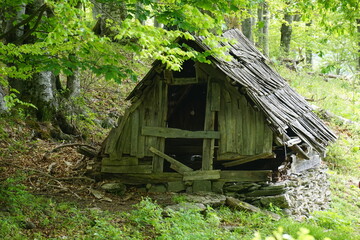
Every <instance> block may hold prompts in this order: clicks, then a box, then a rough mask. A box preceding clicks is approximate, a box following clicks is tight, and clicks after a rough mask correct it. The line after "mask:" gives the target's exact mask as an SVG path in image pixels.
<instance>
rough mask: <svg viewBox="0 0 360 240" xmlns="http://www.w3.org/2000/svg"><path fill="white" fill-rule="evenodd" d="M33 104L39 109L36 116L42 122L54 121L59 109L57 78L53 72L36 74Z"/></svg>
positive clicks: (33, 81)
mask: <svg viewBox="0 0 360 240" xmlns="http://www.w3.org/2000/svg"><path fill="white" fill-rule="evenodd" d="M31 85H32V89H31V100H32V101H31V102H32V103H33V104H34V105H35V106H36V107H37V108H38V110H37V112H36V116H37V118H38V119H39V120H41V121H50V120H53V116H54V114H55V113H56V111H57V108H58V101H57V99H56V94H55V93H56V78H55V75H54V74H53V73H52V72H51V71H44V72H40V73H38V74H36V75H35V76H34V77H33V79H32V84H31Z"/></svg>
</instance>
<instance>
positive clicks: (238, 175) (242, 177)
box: [220, 170, 272, 182]
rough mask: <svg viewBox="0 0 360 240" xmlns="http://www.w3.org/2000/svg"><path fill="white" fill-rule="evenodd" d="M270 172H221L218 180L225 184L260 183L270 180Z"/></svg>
mask: <svg viewBox="0 0 360 240" xmlns="http://www.w3.org/2000/svg"><path fill="white" fill-rule="evenodd" d="M271 173H272V171H271V170H255V171H221V172H220V180H222V181H225V182H262V181H268V180H270V178H271Z"/></svg>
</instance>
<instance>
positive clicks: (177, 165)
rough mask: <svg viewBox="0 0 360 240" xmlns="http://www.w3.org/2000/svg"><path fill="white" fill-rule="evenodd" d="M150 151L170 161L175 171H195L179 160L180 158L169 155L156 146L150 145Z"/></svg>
mask: <svg viewBox="0 0 360 240" xmlns="http://www.w3.org/2000/svg"><path fill="white" fill-rule="evenodd" d="M150 151H151V152H152V153H154V154H156V155H157V156H159V157H161V158H163V159H165V160H166V161H168V162H169V163H170V164H171V165H170V168H172V169H174V170H175V171H177V172H179V173H184V172H190V171H193V169H191V168H189V167H188V166H186V165H184V164H182V163H181V162H179V161H178V160H176V159H174V158H172V157H170V156H169V155H166V154H165V153H163V152H161V151H159V150H157V149H156V148H153V147H150Z"/></svg>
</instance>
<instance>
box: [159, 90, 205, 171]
mask: <svg viewBox="0 0 360 240" xmlns="http://www.w3.org/2000/svg"><path fill="white" fill-rule="evenodd" d="M206 94H207V86H206V84H193V85H170V86H169V88H168V117H167V119H168V127H169V128H178V129H182V130H188V131H203V130H204V121H205V107H206ZM202 146H203V139H188V138H168V139H166V141H165V153H166V154H168V155H170V156H172V157H174V158H175V159H176V160H178V161H180V162H182V163H184V164H185V165H187V166H189V167H190V168H193V169H194V170H199V169H200V168H201V160H202V158H201V155H202ZM164 171H172V170H171V169H170V166H169V165H167V164H165V165H164Z"/></svg>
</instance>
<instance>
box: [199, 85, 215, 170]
mask: <svg viewBox="0 0 360 240" xmlns="http://www.w3.org/2000/svg"><path fill="white" fill-rule="evenodd" d="M211 83H212V81H211V79H208V84H207V94H206V107H205V108H206V109H205V122H204V131H206V130H214V124H215V112H213V111H211V99H212V84H211ZM214 144H215V139H204V140H203V152H202V170H212V169H213V157H214Z"/></svg>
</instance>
